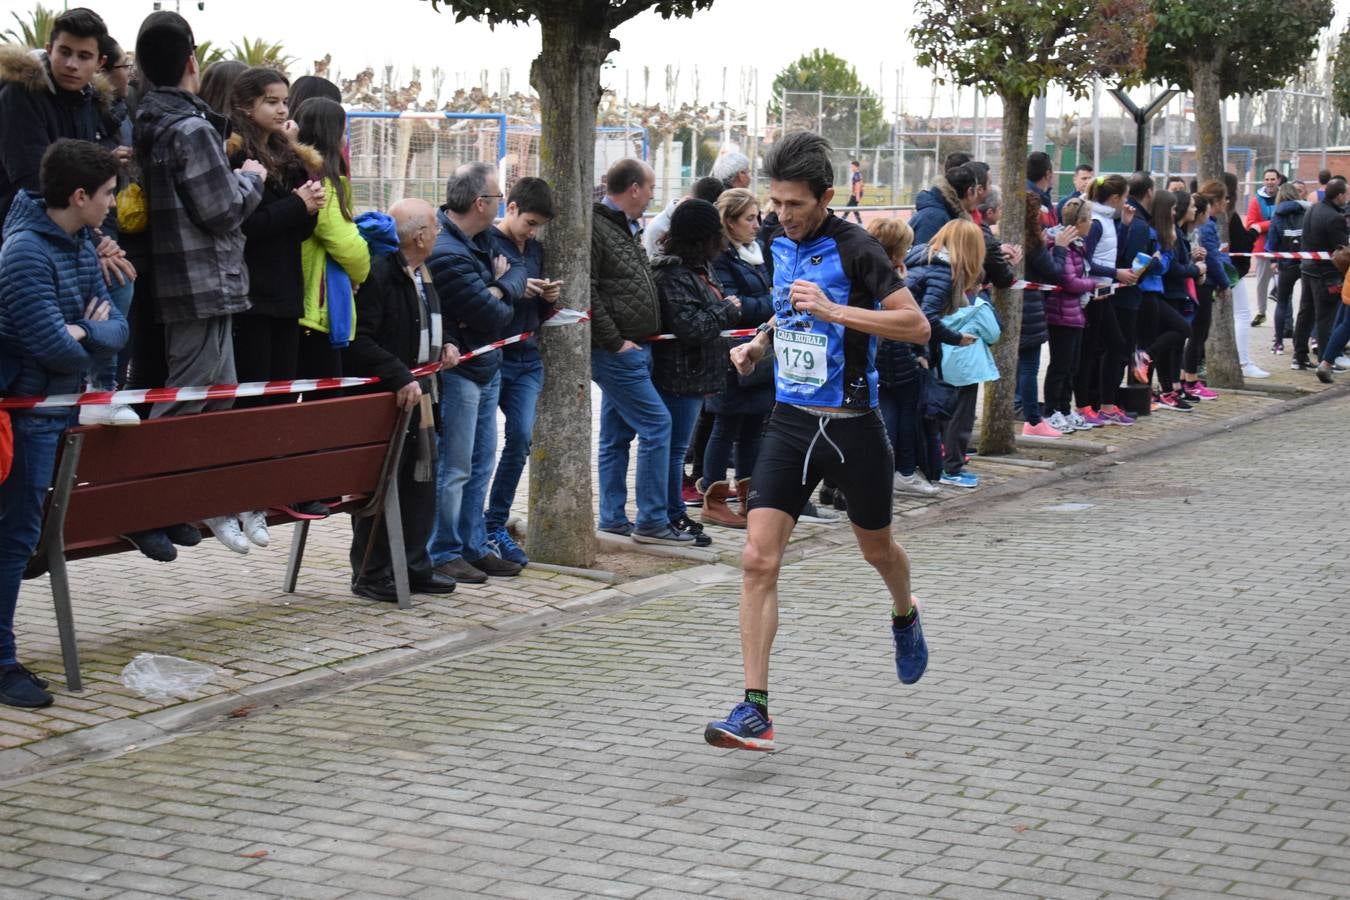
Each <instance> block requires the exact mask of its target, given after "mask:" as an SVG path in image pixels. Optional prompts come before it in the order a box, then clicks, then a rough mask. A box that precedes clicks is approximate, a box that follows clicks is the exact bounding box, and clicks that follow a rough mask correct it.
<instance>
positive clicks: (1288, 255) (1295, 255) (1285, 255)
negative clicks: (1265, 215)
mask: <svg viewBox="0 0 1350 900" xmlns="http://www.w3.org/2000/svg"><path fill="white" fill-rule="evenodd" d="M1228 255H1229V256H1254V257H1262V258H1265V259H1331V254H1330V253H1329V252H1328V251H1326V250H1297V251H1288V250H1281V251H1279V252H1266V251H1261V252H1257V251H1253V252H1251V253H1230V254H1228Z"/></svg>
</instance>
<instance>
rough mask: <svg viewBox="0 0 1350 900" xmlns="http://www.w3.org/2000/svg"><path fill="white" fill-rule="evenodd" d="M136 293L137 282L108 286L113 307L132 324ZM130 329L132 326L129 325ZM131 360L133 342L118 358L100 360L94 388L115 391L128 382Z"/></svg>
mask: <svg viewBox="0 0 1350 900" xmlns="http://www.w3.org/2000/svg"><path fill="white" fill-rule="evenodd" d="M135 293H136V282H134V281H128V282H127V283H126V284H112V285H109V286H108V295H109V296H110V297H111V298H112V305H113V306H115V307H116V308H117V311H118V312H120V313H121V314H122V317H123V318H124V319H126V320H127V322H128V323H130V322H131V298H132V296H133V295H134V294H135ZM128 327H130V325H128ZM130 360H131V341H127V343H126V346H124V347H123V348H122V350H121V352H119V353H118V354H117V355H116V356H110V357H108V358H107V359H104V360H100V361H99V362H98V364H97V365H96V366H95V369H94V374H93V377H92V378H91V379H90V380H91V381H92V383H93V387H94V388H95V389H96V390H100V391H115V390H117V388H118V387H119V386H120V385H121V384H122V382H123V381H125V380H126V377H127V363H128V362H130Z"/></svg>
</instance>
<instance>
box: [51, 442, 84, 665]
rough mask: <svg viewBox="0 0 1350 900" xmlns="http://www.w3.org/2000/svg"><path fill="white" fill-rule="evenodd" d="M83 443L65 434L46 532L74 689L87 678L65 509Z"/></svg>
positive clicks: (58, 623)
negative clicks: (82, 669)
mask: <svg viewBox="0 0 1350 900" xmlns="http://www.w3.org/2000/svg"><path fill="white" fill-rule="evenodd" d="M83 446H84V438H83V437H82V436H80V435H67V436H66V438H65V447H64V448H62V451H61V468H60V470H59V471H58V472H57V474H56V481H55V489H54V490H53V491H52V499H51V503H50V504H49V505H48V507H47V523H46V533H45V535H44V544H45V552H46V555H47V571H48V572H50V573H51V581H52V605H53V606H54V607H55V608H56V631H57V633H58V634H59V635H60V636H61V660H62V662H64V663H65V667H66V687H67V688H68V689H69V690H72V691H82V690H84V682H83V681H82V680H81V679H80V648H79V646H78V644H76V642H75V614H74V612H73V611H72V610H71V605H70V579H69V578H68V577H67V576H66V511H67V510H68V509H69V508H70V492H71V491H72V490H73V489H74V487H75V473H76V469H77V467H78V466H79V463H80V450H81V448H82V447H83Z"/></svg>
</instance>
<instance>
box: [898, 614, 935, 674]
mask: <svg viewBox="0 0 1350 900" xmlns="http://www.w3.org/2000/svg"><path fill="white" fill-rule="evenodd" d="M891 637H893V638H894V639H895V673H896V674H897V675H899V676H900V683H901V684H913V683H914V682H916V681H918V680H919V679H920V678H922V677H923V672H924V669H927V668H928V644H927V643H925V642H924V639H923V625H922V624H921V623H920V622H919V605H918V604H917V603H915V604H914V621H913V622H910V623H909V624H908V625H906V626H905V627H904V628H896V627H895V619H891Z"/></svg>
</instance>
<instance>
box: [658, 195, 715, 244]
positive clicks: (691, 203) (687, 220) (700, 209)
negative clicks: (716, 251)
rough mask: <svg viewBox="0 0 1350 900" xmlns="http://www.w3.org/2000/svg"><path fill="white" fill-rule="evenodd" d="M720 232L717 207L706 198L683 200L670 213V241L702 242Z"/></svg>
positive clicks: (683, 242) (684, 242)
mask: <svg viewBox="0 0 1350 900" xmlns="http://www.w3.org/2000/svg"><path fill="white" fill-rule="evenodd" d="M721 233H722V217H721V215H719V214H718V212H717V207H715V206H713V205H712V204H711V203H709V202H708V201H707V200H695V199H690V200H685V201H683V202H682V203H681V204H680V205H679V206H677V207H675V212H673V213H671V214H670V231H669V232H668V233H667V234H668V237H669V238H670V239H671V240H672V241H678V242H680V243H682V244H702V243H704V242H705V241H710V240H712V239H713V238H714V237H715V236H717V235H719V234H721Z"/></svg>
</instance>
